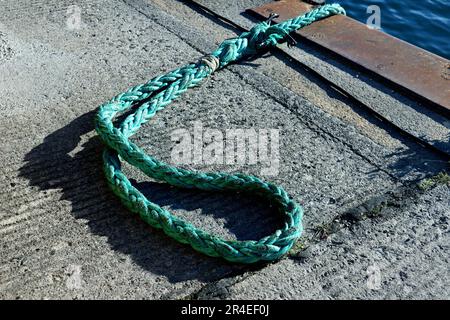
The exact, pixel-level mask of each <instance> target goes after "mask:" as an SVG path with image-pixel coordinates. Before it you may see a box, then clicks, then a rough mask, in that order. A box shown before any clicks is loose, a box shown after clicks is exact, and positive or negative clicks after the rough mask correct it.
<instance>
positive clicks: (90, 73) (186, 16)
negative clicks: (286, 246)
mask: <svg viewBox="0 0 450 320" xmlns="http://www.w3.org/2000/svg"><path fill="white" fill-rule="evenodd" d="M248 4H249V5H250V4H253V3H250V2H249V3H248ZM2 5H3V7H4V8H5V10H3V11H2V12H1V13H0V18H1V21H2V24H1V25H0V94H1V95H2V97H4V98H3V99H2V101H1V102H0V111H1V113H0V119H1V123H2V125H1V126H0V148H1V149H0V150H1V151H2V152H1V153H0V160H1V163H2V166H1V167H0V172H1V177H2V192H1V194H0V234H1V235H2V237H1V240H0V248H1V249H0V257H1V261H2V264H1V266H0V297H1V298H7V299H13V298H115V299H120V298H129V299H130V298H146V299H160V298H181V297H186V296H188V297H196V296H198V297H200V295H199V293H201V292H203V291H202V290H204V289H205V288H210V287H209V286H208V284H211V283H213V284H215V283H217V281H220V279H223V278H228V279H233V281H235V282H236V283H238V282H239V281H240V279H241V277H242V275H247V274H248V272H249V270H253V271H252V272H254V273H252V277H258V275H259V274H261V275H263V274H264V273H265V272H269V271H268V270H272V269H273V268H278V267H277V266H279V268H285V267H284V266H285V265H286V264H288V265H289V266H290V267H289V268H290V269H289V270H290V272H295V273H299V274H301V272H303V271H301V270H305V269H307V268H309V267H310V266H313V264H312V263H314V262H313V261H312V260H311V262H305V263H304V264H303V263H302V264H299V263H297V261H296V260H283V261H281V262H279V263H277V264H274V265H271V266H269V267H268V268H265V267H264V266H257V267H246V266H239V265H238V266H237V265H232V264H229V263H225V262H223V261H221V260H218V259H212V258H207V257H204V256H202V255H199V254H197V253H195V252H194V251H193V250H192V249H191V248H189V247H186V246H182V245H180V244H178V243H176V242H174V241H173V240H171V239H170V238H168V237H167V236H165V235H164V234H162V233H161V232H159V231H157V230H153V229H152V228H150V227H147V226H145V225H144V223H143V222H142V221H140V220H139V219H137V218H136V217H134V216H132V214H131V213H130V212H128V211H127V210H126V209H125V208H123V207H122V206H121V205H120V202H119V201H118V200H117V199H116V198H115V197H114V196H113V195H112V194H111V192H110V191H109V190H108V188H107V187H106V184H105V181H104V178H103V174H102V172H101V159H100V157H101V150H102V144H101V142H100V141H99V139H98V137H97V136H96V135H95V133H94V131H93V116H94V113H95V109H96V107H97V106H98V105H99V104H100V103H102V102H104V101H106V100H108V99H109V98H110V97H112V96H113V95H115V94H116V93H118V92H121V91H123V90H124V89H126V88H127V87H128V86H131V85H134V84H138V83H141V82H144V81H146V80H147V79H149V78H150V77H152V76H154V75H157V74H161V73H163V72H166V71H168V70H171V69H173V68H175V67H178V66H180V65H183V64H185V63H187V62H189V61H195V60H196V59H197V58H198V57H199V56H200V55H202V54H203V53H205V52H208V51H210V50H212V49H213V48H214V47H215V46H216V43H215V42H219V41H221V40H222V39H224V38H226V37H227V36H228V37H229V36H230V35H232V31H230V29H229V28H226V27H225V26H223V25H222V24H218V23H217V22H214V21H213V20H211V19H209V18H206V17H204V16H202V15H200V14H199V13H198V12H196V11H195V10H193V9H192V8H191V7H189V6H186V4H184V3H182V2H176V1H167V2H166V1H165V2H161V1H156V2H153V3H150V2H144V1H89V0H85V1H80V2H78V4H77V6H78V7H69V6H70V5H71V3H70V2H69V1H65V2H64V1H63V2H60V1H59V2H56V1H51V2H48V1H46V2H43V1H40V2H36V3H34V4H33V5H29V4H27V2H26V1H16V2H12V1H4V3H2ZM245 5H247V4H245ZM77 10H80V11H79V12H80V17H81V24H80V25H79V27H78V26H76V25H75V26H74V24H73V23H74V22H75V21H74V20H71V19H72V18H73V17H74V16H73V15H74V14H75V15H76V14H77V12H78V11H77ZM226 10H228V9H226ZM230 10H231V9H230ZM227 12H231V11H227ZM240 19H244V18H243V17H241V18H240ZM248 23H249V22H248ZM299 50H300V49H299ZM327 68H332V70H333V71H334V70H335V69H336V68H335V67H334V66H333V65H330V66H327ZM343 81H344V80H343ZM366 85H367V86H369V84H366ZM349 86H350V85H349ZM331 92H332V91H330V89H329V88H326V87H324V86H323V85H322V84H321V83H320V82H317V81H316V80H315V79H312V78H311V77H308V76H307V75H305V73H304V72H303V73H302V72H301V70H299V69H298V67H296V66H294V65H293V64H291V63H290V62H289V61H288V60H286V59H285V58H283V57H282V56H275V57H269V58H259V59H257V60H255V61H252V62H251V63H247V64H245V65H236V66H232V67H230V68H229V69H227V70H223V71H221V72H219V73H217V74H215V75H214V76H213V77H212V78H211V79H210V80H208V81H207V82H206V83H204V84H203V85H202V86H201V87H199V88H197V89H194V90H191V91H190V92H188V93H187V94H186V95H185V96H184V97H183V98H182V99H181V100H180V101H179V102H176V103H175V104H174V105H173V106H171V107H168V109H166V110H164V111H163V112H161V114H158V115H157V117H156V118H155V120H154V121H152V122H151V123H150V124H149V125H146V126H145V128H143V130H141V131H140V132H138V134H137V135H136V136H135V137H133V139H134V140H135V141H136V142H137V143H138V144H139V145H142V146H145V147H146V148H147V151H148V152H149V153H151V154H152V155H154V156H156V157H157V158H159V159H163V160H166V161H168V162H170V161H171V158H170V154H171V150H172V148H173V142H172V141H171V137H172V135H171V134H172V132H173V130H175V129H179V128H187V129H189V130H191V129H192V127H193V123H194V121H201V122H202V125H203V126H204V127H205V128H213V129H219V130H222V131H224V130H226V129H230V128H240V129H245V128H254V129H257V130H259V129H267V128H273V129H278V130H279V132H280V157H279V159H280V164H279V174H278V175H276V176H274V177H268V179H270V180H272V181H274V182H276V183H279V184H280V185H282V186H283V187H285V188H286V189H287V190H288V192H290V193H291V195H292V196H293V197H295V198H296V199H297V200H298V201H299V202H301V203H302V204H303V205H304V207H305V210H306V217H305V224H306V227H307V231H306V235H308V234H311V233H314V230H315V228H316V227H317V226H318V225H322V224H323V223H324V222H328V221H330V220H332V219H333V218H334V217H335V216H336V215H339V214H343V213H344V212H346V211H347V210H349V209H350V208H353V207H355V206H357V205H359V204H360V203H361V202H364V201H368V200H370V199H372V198H374V197H376V196H378V195H382V194H384V193H386V192H388V191H390V190H396V189H398V188H400V187H401V186H402V185H405V184H408V183H409V182H410V181H416V180H417V179H419V178H423V177H426V176H429V175H432V174H436V173H437V172H439V171H441V170H442V169H443V168H445V165H446V159H445V158H443V157H442V156H441V155H439V154H437V153H435V152H433V151H432V150H429V149H427V148H424V147H423V146H420V145H418V144H417V143H416V142H414V141H412V140H410V139H408V138H407V137H405V136H403V135H402V134H401V133H399V132H396V131H395V130H393V129H392V128H391V127H389V125H386V124H385V123H383V122H380V121H379V120H377V119H375V118H373V116H370V115H369V114H367V113H365V112H362V111H360V110H357V111H355V106H353V105H352V104H351V103H349V102H348V101H347V100H345V99H344V98H342V97H340V96H338V95H336V94H335V93H331ZM398 103H399V105H401V103H402V102H398ZM187 167H192V168H195V169H200V170H208V171H209V170H227V171H241V172H246V173H252V174H256V175H259V174H260V172H261V165H260V164H259V165H258V164H256V165H243V166H227V165H201V164H200V165H187ZM125 170H126V171H127V173H128V174H129V175H130V176H131V177H132V178H133V179H135V183H136V185H138V187H139V188H140V189H141V190H143V191H144V193H146V194H147V195H148V196H149V197H150V198H151V199H152V200H154V201H155V202H157V203H159V204H161V205H162V206H164V207H166V208H168V209H170V210H172V211H174V212H175V214H177V215H181V216H183V217H185V218H187V219H189V220H190V221H192V222H193V223H194V224H195V225H197V226H199V227H202V228H205V229H207V230H208V231H211V232H215V233H217V234H220V235H222V236H224V237H229V238H237V239H248V238H255V239H256V238H258V237H261V236H262V235H264V234H267V232H268V231H269V230H271V228H272V227H273V224H274V223H276V221H277V220H276V217H275V216H274V215H273V214H272V213H273V212H272V211H271V210H270V208H269V207H268V206H267V204H266V203H264V202H261V201H260V200H259V199H255V198H251V197H245V196H243V195H238V196H236V195H231V194H225V195H220V194H210V193H202V192H195V191H183V190H177V189H172V188H169V187H167V186H165V185H161V184H158V183H155V182H152V181H150V182H149V181H148V179H146V178H145V177H143V176H142V174H140V173H139V172H136V171H135V170H133V169H132V168H130V167H128V166H125ZM439 190H441V189H439ZM444 191H445V190H444ZM444 191H442V192H443V193H442V194H441V197H442V198H443V200H441V201H444V202H445V201H446V200H448V193H447V194H445V192H444ZM447 191H448V190H447ZM431 196H432V195H430V197H431ZM428 205H429V206H432V205H434V204H432V203H431V202H430V203H428ZM442 207H443V205H442V206H439V205H436V207H434V208H435V209H433V210H435V211H438V212H441V211H440V210H441V209H442ZM431 211H432V210H431ZM433 212H434V211H433ZM436 214H437V213H436ZM436 214H433V216H432V219H438V218H437V216H436ZM403 216H405V218H402V217H403ZM243 217H245V218H243ZM398 219H399V224H400V225H402V226H403V227H402V228H404V230H405V232H406V230H409V228H410V225H409V224H408V221H407V220H408V219H407V218H406V215H405V214H404V210H400V211H399V218H398ZM367 223H369V222H367ZM388 223H389V222H386V224H388ZM249 226H252V228H249ZM392 228H393V227H392ZM346 230H347V231H346ZM348 230H350V229H348V228H347V229H344V230H343V231H342V233H343V234H344V235H345V236H347V234H346V233H345V232H350V231H348ZM427 230H428V229H427ZM444 235H445V236H446V237H447V236H448V233H446V234H444ZM444 235H443V237H444ZM422 236H423V233H422V232H419V233H418V234H417V237H418V238H419V239H422V238H421V237H422ZM348 237H349V240H348V241H349V243H350V244H349V246H350V245H352V244H355V245H356V244H357V243H358V245H360V246H361V252H366V251H371V250H373V246H375V245H372V244H370V245H368V244H365V242H364V241H363V240H362V239H363V238H362V239H361V238H360V237H358V238H354V237H353V234H351V235H348ZM373 237H374V241H375V242H376V241H378V243H382V242H383V241H385V240H386V239H384V238H382V237H380V236H377V235H374V236H373ZM445 239H447V240H448V238H444V240H445ZM444 240H442V239H437V240H436V241H434V242H432V246H433V248H434V249H435V250H436V253H435V254H436V258H435V261H436V263H439V267H437V268H435V269H430V268H429V269H430V270H431V271H430V272H431V273H430V279H431V278H432V276H433V277H434V276H435V275H437V274H438V273H439V272H441V271H442V268H444V267H445V266H448V261H445V260H443V259H441V257H442V254H443V252H445V248H444V246H442V245H441V244H442V241H444ZM352 241H353V242H352ZM398 241H400V240H399V239H395V240H394V241H393V243H394V244H396V243H397V242H398ZM445 241H446V240H445ZM394 244H393V245H394ZM322 246H324V247H323V249H320V250H324V251H326V250H328V251H327V254H330V255H332V254H338V252H337V251H335V250H338V249H337V248H335V247H332V246H330V247H328V244H319V245H318V247H319V248H322ZM399 246H400V244H399ZM318 250H319V249H318ZM339 254H340V253H339ZM411 259H412V258H411ZM309 263H311V264H309ZM364 263H365V262H364ZM364 263H363V261H361V262H359V267H358V268H359V269H355V270H362V269H361V268H364V267H365V264H364ZM357 264H358V263H357ZM323 265H324V268H328V267H329V268H335V267H337V266H338V264H333V263H332V262H330V264H329V265H326V266H325V264H323ZM255 268H256V269H257V270H255ZM355 268H356V267H355ZM386 268H387V269H388V268H389V266H387V267H386ZM259 269H261V270H260V271H258V270H259ZM313 269H314V271H311V272H312V273H314V272H315V273H314V277H316V278H317V279H318V280H317V283H323V284H325V281H327V278H326V277H324V276H322V274H321V270H320V268H313ZM393 270H397V269H395V268H394V269H393ZM355 272H356V271H355ZM392 272H394V271H392ZM249 279H250V278H249ZM255 279H257V278H255ZM433 279H435V278H433ZM411 281H412V282H413V284H414V283H415V284H416V285H417V286H419V285H421V283H422V282H421V281H419V280H417V281H415V280H411ZM433 281H434V280H433ZM436 281H437V280H436ZM244 284H245V283H243V285H244ZM245 285H247V284H245ZM248 286H249V287H252V286H254V288H257V285H256V282H255V283H249V284H248ZM277 290H278V291H280V294H279V297H282V295H281V293H283V292H284V291H286V290H287V291H286V292H285V293H284V296H285V297H289V298H293V297H294V296H295V295H294V293H296V294H301V293H302V292H303V291H302V290H303V288H297V289H295V292H294V293H293V292H291V291H289V290H290V289H289V290H288V289H286V288H285V287H283V285H282V284H280V287H279V288H278V289H277ZM389 290H391V289H389ZM256 291H257V289H255V292H256ZM239 292H241V291H239ZM248 292H249V293H248V294H247V293H245V292H244V291H242V294H241V293H238V291H236V294H235V295H234V296H236V297H241V296H245V295H246V294H247V297H249V298H252V297H255V298H256V297H257V296H258V295H257V294H256V293H254V292H253V291H251V290H250V291H248ZM250 292H253V293H250ZM422 292H423V296H424V297H432V296H439V295H440V296H442V295H443V294H445V293H446V292H445V290H444V289H442V290H440V291H439V290H438V291H432V290H431V291H429V292H428V293H429V295H428V296H427V291H426V290H423V291H422ZM268 294H269V293H268ZM319 296H320V294H319V293H318V294H317V295H315V296H314V297H319ZM347 296H348V297H350V293H348V292H347V293H346V294H342V295H336V297H337V298H338V297H347ZM356 296H357V295H354V296H353V297H356ZM311 297H313V296H312V295H311ZM373 297H376V295H374V296H373Z"/></svg>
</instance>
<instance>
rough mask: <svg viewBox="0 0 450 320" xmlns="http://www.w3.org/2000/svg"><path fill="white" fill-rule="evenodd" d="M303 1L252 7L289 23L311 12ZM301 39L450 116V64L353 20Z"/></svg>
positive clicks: (308, 30) (304, 33)
mask: <svg viewBox="0 0 450 320" xmlns="http://www.w3.org/2000/svg"><path fill="white" fill-rule="evenodd" d="M312 7H313V6H312V5H310V4H307V3H305V2H302V1H299V0H280V1H276V2H272V3H268V4H265V5H263V6H260V7H257V8H252V9H248V11H249V12H250V13H253V14H256V15H258V16H259V17H262V18H264V19H267V18H268V17H269V15H270V14H271V13H274V12H275V13H277V14H278V15H279V17H278V18H277V19H275V20H274V22H277V21H283V20H286V19H290V18H293V17H295V16H298V15H300V14H302V13H304V12H307V11H309V10H311V8H312ZM296 33H297V35H298V36H300V37H302V38H306V39H308V40H309V41H311V42H313V43H315V44H317V45H319V46H321V47H323V48H326V49H328V50H331V51H332V52H334V53H336V54H338V55H339V56H341V57H343V58H345V59H348V60H350V61H351V62H353V63H355V64H356V65H358V66H361V67H363V68H364V69H366V70H369V71H371V72H373V73H375V74H376V75H377V76H380V77H382V78H383V79H386V80H388V81H390V82H392V83H393V84H395V85H398V86H400V87H401V88H403V89H406V90H407V91H408V92H410V93H413V94H414V95H416V96H419V97H420V98H423V99H425V100H426V101H427V102H431V105H432V106H433V107H436V109H437V110H436V111H441V112H444V113H445V114H446V115H448V114H449V113H450V61H449V60H447V59H445V58H443V57H440V56H437V55H435V54H433V53H430V52H428V51H426V50H423V49H421V48H418V47H416V46H414V45H411V44H409V43H407V42H404V41H402V40H400V39H397V38H395V37H392V36H390V35H388V34H386V33H383V32H380V31H378V30H373V29H370V28H368V27H367V26H366V25H365V24H362V23H360V22H358V21H356V20H354V19H352V18H349V17H346V16H340V15H337V16H333V17H330V18H327V19H324V20H322V21H318V22H316V23H314V24H312V25H310V26H307V27H305V28H302V29H300V30H298V31H297V32H296Z"/></svg>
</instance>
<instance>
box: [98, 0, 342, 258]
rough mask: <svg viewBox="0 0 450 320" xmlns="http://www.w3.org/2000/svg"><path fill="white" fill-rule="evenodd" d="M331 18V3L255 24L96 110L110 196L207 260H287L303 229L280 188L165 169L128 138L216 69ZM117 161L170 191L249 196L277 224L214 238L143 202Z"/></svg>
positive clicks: (239, 177) (337, 10) (335, 9)
mask: <svg viewBox="0 0 450 320" xmlns="http://www.w3.org/2000/svg"><path fill="white" fill-rule="evenodd" d="M335 14H345V11H344V9H342V7H340V6H339V5H337V4H333V5H324V6H322V7H318V8H316V9H314V10H312V11H310V12H308V13H306V14H305V15H303V16H299V17H296V18H294V19H290V20H287V21H284V22H282V23H280V24H277V25H274V26H271V24H270V22H262V23H259V24H257V25H256V26H254V27H253V28H252V29H251V30H250V31H249V32H244V33H242V34H241V35H240V36H239V37H237V38H233V39H228V40H225V41H224V42H223V43H222V44H221V45H220V46H219V47H218V48H217V50H216V51H214V52H213V53H211V54H210V55H207V56H204V57H203V58H201V59H199V60H198V62H196V63H191V64H188V65H186V66H184V67H181V68H178V69H175V70H173V71H170V72H168V73H167V74H165V75H161V76H157V77H155V78H153V79H151V80H149V81H148V82H146V83H144V84H140V85H137V86H134V87H132V88H130V89H128V90H127V91H125V92H123V93H121V94H118V95H117V96H115V97H114V98H112V99H111V100H110V101H109V102H107V103H105V104H103V105H101V106H100V107H99V109H98V112H97V114H96V116H95V128H96V131H97V133H98V134H99V136H100V137H101V139H102V141H103V142H104V143H105V145H106V149H105V151H104V152H103V164H104V166H103V168H104V172H105V175H106V179H107V181H108V184H109V186H110V188H111V189H112V191H113V192H114V193H115V194H116V195H117V196H118V197H119V198H120V199H121V200H122V202H123V203H124V205H125V206H126V207H127V208H129V209H130V210H131V211H133V212H135V213H136V214H138V215H139V216H140V217H141V218H142V219H143V220H144V221H145V222H146V223H148V224H149V225H151V226H153V227H155V228H160V229H162V230H163V231H164V232H165V233H166V234H167V235H169V236H170V237H172V238H174V239H175V240H177V241H179V242H181V243H185V244H190V245H191V246H192V247H193V248H194V249H195V250H197V251H200V252H202V253H204V254H206V255H208V256H212V257H223V258H225V259H226V260H228V261H232V262H239V263H254V262H257V261H261V260H265V261H272V260H276V259H279V258H280V257H282V256H283V255H284V254H286V252H287V251H288V250H289V249H290V248H291V247H292V245H293V243H294V242H295V241H296V240H297V238H298V237H299V236H300V235H301V233H302V231H303V227H302V223H301V220H302V216H303V211H302V208H301V207H300V206H299V205H298V204H297V203H296V202H295V201H294V200H293V199H291V198H290V197H289V195H288V194H287V193H286V191H284V190H283V189H282V188H281V187H278V186H276V185H274V184H272V183H269V182H265V181H263V180H261V179H259V178H257V177H254V176H250V175H244V174H228V173H222V172H209V173H205V172H196V171H190V170H186V169H182V168H177V167H174V166H170V165H168V164H166V163H164V162H162V161H159V160H157V159H155V158H153V157H151V156H150V155H147V154H146V153H145V152H144V151H143V150H142V149H141V148H140V147H139V146H137V145H136V144H134V143H133V142H131V141H130V140H129V138H130V136H132V135H133V134H135V133H136V132H137V130H138V129H139V128H140V127H141V126H142V125H143V124H144V123H146V122H148V121H149V120H150V119H151V118H153V116H154V115H155V114H156V112H158V111H159V110H162V109H164V107H166V106H167V105H168V104H170V103H171V102H172V101H173V100H175V99H177V98H178V97H179V96H180V95H181V94H182V93H184V92H185V91H186V90H187V89H189V88H192V87H194V86H196V85H198V84H199V83H200V82H201V81H202V80H203V79H205V78H206V77H208V76H209V75H211V74H212V73H213V72H215V71H216V70H218V69H220V68H223V67H225V66H226V65H228V64H229V63H232V62H236V61H238V60H241V59H244V58H247V57H249V56H252V55H255V54H257V53H258V52H259V51H261V50H262V49H266V48H270V47H272V46H275V45H277V44H278V43H280V42H282V41H284V40H285V39H286V37H287V36H288V35H289V34H290V33H291V32H292V31H295V30H297V29H299V28H301V27H304V26H306V25H309V24H311V23H313V22H314V21H317V20H320V19H323V18H326V17H328V16H331V15H335ZM129 110H133V112H132V113H131V114H129V115H128V116H127V117H126V118H125V119H124V120H123V121H121V123H120V125H119V127H115V126H114V124H113V119H114V118H115V117H116V116H117V115H119V114H121V113H124V112H127V111H129ZM120 160H124V161H127V162H128V163H129V164H131V165H133V166H135V167H136V168H138V169H140V170H141V171H142V172H144V173H145V174H146V175H147V176H149V177H151V178H153V179H155V180H158V181H163V182H166V183H168V184H170V185H173V186H177V187H182V188H198V189H201V190H219V191H220V190H234V191H244V192H252V193H255V194H257V195H259V196H262V197H265V198H267V199H269V200H270V201H271V202H273V203H274V204H275V205H276V207H277V209H278V211H279V212H280V213H281V215H282V217H283V219H284V225H283V226H282V228H280V229H278V230H276V231H275V232H274V233H273V234H272V235H269V236H267V237H264V238H262V239H260V240H258V241H250V240H246V241H231V240H225V239H221V238H219V237H217V236H215V235H212V234H209V233H207V232H205V231H203V230H201V229H198V228H196V227H194V226H193V225H192V224H190V223H188V222H186V221H184V220H183V219H181V218H178V217H176V216H174V215H172V214H171V213H170V212H168V211H167V210H165V209H163V208H161V207H160V206H158V205H157V204H155V203H153V202H151V201H149V200H148V199H147V198H146V197H145V196H144V195H143V194H142V193H141V192H140V191H139V190H138V189H136V188H135V187H134V186H133V185H132V184H131V182H130V181H129V180H128V178H127V177H126V176H125V175H124V173H123V172H122V170H121V163H120Z"/></svg>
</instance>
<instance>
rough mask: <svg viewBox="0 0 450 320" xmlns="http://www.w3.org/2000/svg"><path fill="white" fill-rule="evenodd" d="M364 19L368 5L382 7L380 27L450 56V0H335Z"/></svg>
mask: <svg viewBox="0 0 450 320" xmlns="http://www.w3.org/2000/svg"><path fill="white" fill-rule="evenodd" d="M333 2H337V3H339V4H341V5H342V6H343V7H344V8H345V10H346V11H347V15H348V16H350V17H352V18H354V19H356V20H359V21H361V22H363V23H366V22H367V19H368V18H369V16H370V15H371V14H369V13H367V7H368V6H369V5H377V6H379V8H380V17H381V19H380V22H381V24H380V26H381V30H382V31H384V32H386V33H389V34H391V35H393V36H395V37H397V38H400V39H403V40H405V41H407V42H409V43H412V44H414V45H416V46H418V47H421V48H424V49H426V50H428V51H431V52H433V53H435V54H438V55H440V56H442V57H445V58H447V59H450V0H367V1H364V0H359V1H358V0H335V1H330V0H329V1H327V3H333Z"/></svg>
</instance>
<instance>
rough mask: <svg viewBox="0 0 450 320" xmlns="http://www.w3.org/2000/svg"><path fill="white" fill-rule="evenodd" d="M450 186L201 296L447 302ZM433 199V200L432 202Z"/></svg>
mask: <svg viewBox="0 0 450 320" xmlns="http://www.w3.org/2000/svg"><path fill="white" fill-rule="evenodd" d="M449 192H450V187H449V185H441V186H439V187H437V188H435V189H433V190H432V191H431V192H429V193H427V194H424V195H419V196H417V197H411V198H407V199H404V200H405V201H409V202H410V206H405V207H403V208H385V209H383V210H382V214H381V215H380V216H379V217H378V218H374V219H367V220H364V221H362V222H359V223H357V224H354V225H352V226H351V227H350V228H344V229H342V230H341V231H339V232H337V233H335V234H332V235H331V236H329V237H328V238H327V240H325V241H321V242H319V243H318V244H316V245H314V246H312V247H311V248H309V249H308V254H307V255H303V257H304V258H303V259H299V260H293V259H285V260H283V261H281V262H279V263H277V264H274V265H271V266H269V267H267V268H266V269H264V270H262V271H261V272H258V273H253V274H252V275H247V276H243V277H242V278H241V281H237V282H235V281H231V280H230V279H226V280H222V281H219V282H218V283H215V284H214V286H210V287H213V288H214V290H211V288H210V287H206V288H204V289H203V290H202V291H200V292H199V293H197V297H198V298H202V299H205V298H210V299H211V298H221V299H223V298H228V299H255V298H257V299H399V298H400V299H429V298H435V299H436V298H437V299H443V298H444V299H448V297H449V295H448V287H449V285H450V271H449V268H448V264H449V256H448V251H449V249H450V241H449V237H448V234H449V219H450V201H449V196H448V195H449ZM431 204H432V205H431Z"/></svg>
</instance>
